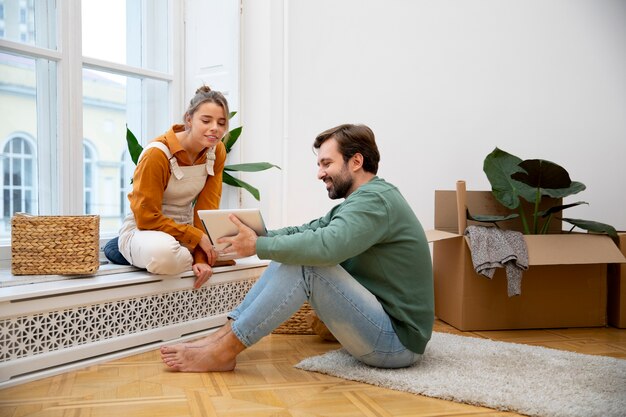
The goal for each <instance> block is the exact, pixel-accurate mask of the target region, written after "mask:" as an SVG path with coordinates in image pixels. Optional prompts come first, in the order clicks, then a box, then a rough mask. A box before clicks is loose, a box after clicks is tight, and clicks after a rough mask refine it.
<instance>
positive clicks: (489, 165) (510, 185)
mask: <svg viewBox="0 0 626 417" xmlns="http://www.w3.org/2000/svg"><path fill="white" fill-rule="evenodd" d="M520 162H522V160H521V159H520V158H518V157H517V156H515V155H511V154H510V153H507V152H505V151H503V150H501V149H498V148H495V149H494V150H493V151H492V152H491V153H490V154H489V155H487V157H486V158H485V161H484V163H483V171H485V174H487V178H488V179H489V183H490V184H491V190H492V193H493V195H494V197H495V198H496V199H497V200H498V201H499V202H500V203H501V204H502V205H503V206H505V207H507V208H509V209H515V208H517V207H518V206H519V204H520V200H519V188H520V185H519V182H517V181H515V180H513V179H512V178H511V175H513V174H515V173H517V172H524V170H523V168H521V167H520V166H519V165H518V164H519V163H520Z"/></svg>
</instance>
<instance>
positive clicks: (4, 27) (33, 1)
mask: <svg viewBox="0 0 626 417" xmlns="http://www.w3.org/2000/svg"><path fill="white" fill-rule="evenodd" d="M55 4H56V2H55V1H54V0H4V1H1V2H0V37H1V38H4V39H8V40H11V41H13V42H20V43H26V44H29V45H37V46H40V47H42V48H49V49H56V18H55V16H56V11H55Z"/></svg>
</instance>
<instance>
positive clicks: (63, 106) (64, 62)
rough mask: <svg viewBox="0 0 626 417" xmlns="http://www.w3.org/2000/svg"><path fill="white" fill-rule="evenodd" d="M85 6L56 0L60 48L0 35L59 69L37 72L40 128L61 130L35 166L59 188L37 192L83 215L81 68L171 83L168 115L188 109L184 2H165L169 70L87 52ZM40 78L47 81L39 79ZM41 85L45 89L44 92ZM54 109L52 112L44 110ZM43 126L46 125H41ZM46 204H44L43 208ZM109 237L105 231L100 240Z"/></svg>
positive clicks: (0, 255) (8, 48) (2, 45)
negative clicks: (48, 192) (83, 26)
mask: <svg viewBox="0 0 626 417" xmlns="http://www.w3.org/2000/svg"><path fill="white" fill-rule="evenodd" d="M141 1H142V10H146V7H147V6H148V5H149V3H150V0H141ZM81 7H82V4H81V2H80V1H75V0H57V2H56V9H55V13H56V14H55V16H54V19H56V25H55V26H56V27H55V32H56V49H49V48H44V47H40V46H36V45H31V44H25V43H20V42H16V41H12V40H7V39H0V51H2V52H7V53H13V54H18V55H23V56H26V57H28V58H32V59H38V58H41V59H44V60H48V61H50V62H54V63H55V65H56V71H46V70H45V69H44V70H43V71H39V70H38V71H37V104H36V105H37V109H38V111H37V114H38V120H37V124H38V132H40V131H43V130H46V129H47V131H48V132H51V134H53V135H54V134H56V135H57V140H56V146H54V148H55V149H52V147H51V148H50V149H41V148H38V149H37V154H38V155H40V156H41V155H51V157H50V158H45V161H43V158H38V159H39V160H42V162H39V165H38V167H37V170H38V171H39V172H40V173H41V172H48V171H49V172H53V173H55V175H58V177H57V178H58V179H57V183H56V184H54V185H55V187H54V189H55V192H53V193H51V195H49V196H47V197H49V198H41V195H40V196H38V200H39V204H40V206H39V207H40V212H42V213H43V212H48V213H53V214H63V215H80V214H83V211H84V201H83V193H82V192H81V193H76V192H72V191H73V190H77V189H82V187H83V161H82V155H83V138H84V137H83V126H82V124H83V116H82V115H83V103H82V100H76V99H75V98H76V97H82V96H83V91H82V83H83V68H88V69H93V70H99V71H107V72H111V73H115V74H119V75H124V76H131V77H135V78H151V79H156V80H161V81H165V82H167V83H168V86H169V88H168V114H169V116H170V119H171V120H174V119H175V118H176V116H177V115H178V114H180V113H182V109H183V108H184V93H183V84H184V83H183V81H184V80H183V74H184V63H183V62H184V44H183V42H184V22H183V16H184V13H183V8H184V2H181V1H178V0H169V1H168V5H167V9H168V10H167V13H168V15H169V30H170V33H169V36H168V43H169V45H168V48H169V51H170V54H169V62H168V71H167V72H160V71H154V70H150V69H145V68H139V67H134V66H130V65H124V64H119V63H114V62H109V61H104V60H100V59H95V58H90V57H83V55H82V32H81V19H82V15H81ZM155 47H156V46H155ZM42 77H43V78H42ZM40 80H41V81H43V82H42V83H41V84H40ZM40 88H42V90H41V91H40V90H39V89H40ZM51 108H52V109H53V110H54V111H42V110H43V109H51ZM142 113H143V114H142V117H143V118H145V117H146V114H148V112H147V109H145V108H142ZM40 126H42V127H43V129H40ZM38 135H39V133H38ZM42 142H48V143H54V141H39V144H40V145H39V146H41V143H42ZM76 155H80V158H76ZM42 164H43V166H42ZM42 177H43V179H44V180H45V179H46V178H47V177H51V176H45V175H44V176H42V175H40V178H39V180H40V181H41V179H42ZM48 181H55V178H48ZM37 188H38V189H40V190H41V189H45V188H46V186H44V185H42V184H41V183H40V184H38V187H37ZM48 189H50V188H48ZM42 204H44V205H45V206H44V207H42ZM110 237H111V236H101V238H102V240H106V239H108V238H110ZM10 258H11V250H10V242H9V243H0V267H3V266H6V263H8V262H9V261H10Z"/></svg>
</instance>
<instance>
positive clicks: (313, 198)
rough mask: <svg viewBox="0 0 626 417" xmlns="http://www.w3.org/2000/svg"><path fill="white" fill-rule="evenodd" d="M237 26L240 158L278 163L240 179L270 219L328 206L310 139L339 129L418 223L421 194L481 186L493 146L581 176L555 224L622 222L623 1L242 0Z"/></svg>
mask: <svg viewBox="0 0 626 417" xmlns="http://www.w3.org/2000/svg"><path fill="white" fill-rule="evenodd" d="M242 34H243V37H242V39H243V42H242V45H243V51H242V78H241V91H242V96H241V99H242V115H243V116H242V124H243V125H244V130H245V132H246V133H245V135H246V137H245V141H246V142H245V147H244V151H243V157H242V159H244V160H246V161H251V160H268V161H271V162H275V163H277V164H279V165H281V166H283V168H284V169H283V170H282V171H280V172H279V171H268V172H267V173H263V174H252V175H251V176H250V177H249V180H250V181H251V182H253V183H254V184H255V185H259V186H260V188H261V192H262V202H261V207H262V209H263V211H264V213H266V216H267V217H268V223H269V226H270V227H277V226H280V225H282V224H296V223H297V224H299V223H302V222H304V221H307V220H309V219H311V218H315V217H318V216H321V215H322V214H324V213H325V211H326V210H327V209H328V208H329V207H331V206H332V205H333V204H334V203H336V202H331V201H330V200H328V198H327V195H326V192H325V189H324V186H323V184H322V183H321V182H320V181H318V180H317V179H316V178H315V175H316V159H315V156H314V155H313V153H312V152H311V144H312V141H313V139H314V137H315V135H316V134H318V133H319V132H321V131H322V130H324V129H326V128H329V127H331V126H334V125H337V124H339V123H344V122H354V123H365V124H367V125H369V126H370V127H372V129H373V130H374V132H375V133H376V135H377V140H378V143H379V147H380V151H381V155H382V159H381V168H380V171H379V175H380V176H381V177H383V178H385V179H386V180H388V181H390V182H392V183H395V184H396V185H398V186H399V188H400V189H401V191H402V192H403V193H404V195H405V196H406V198H407V200H408V201H409V202H410V204H411V205H412V207H413V209H414V210H415V212H416V214H417V215H418V217H419V218H420V220H421V221H422V223H423V224H424V226H425V228H431V227H432V223H433V194H434V190H435V189H452V188H453V187H454V184H455V181H456V180H458V179H465V180H466V181H467V182H468V189H487V188H488V185H489V184H488V182H487V179H486V177H485V175H484V173H483V171H482V161H483V159H484V157H485V155H486V154H488V153H489V152H490V151H491V150H492V149H493V148H494V147H496V146H497V147H500V148H501V149H504V150H506V151H508V152H510V153H513V154H516V155H518V156H519V157H521V158H522V159H529V158H542V159H548V160H551V161H554V162H556V163H559V164H561V165H562V166H564V167H565V168H566V169H567V170H568V171H569V173H570V175H571V177H572V179H573V180H576V181H581V182H583V183H585V184H586V185H587V190H586V191H584V192H582V193H581V194H579V195H577V196H574V198H571V199H570V201H578V200H585V201H588V202H589V203H590V205H589V206H584V207H581V208H576V209H569V210H567V211H566V215H568V216H569V217H579V218H586V219H590V220H597V221H603V222H607V223H611V224H613V225H614V226H615V227H617V228H618V229H622V230H626V161H625V159H626V2H625V1H623V0H551V1H543V0H510V1H501V0H465V1H452V0H423V1H415V0H377V1H374V0H369V1H364V0H341V1H336V0H316V1H304V0H300V1H288V0H285V1H282V0H267V1H261V2H259V1H258V0H243V15H242ZM246 204H247V205H255V204H256V203H255V202H254V201H253V200H249V201H246Z"/></svg>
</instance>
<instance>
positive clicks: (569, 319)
mask: <svg viewBox="0 0 626 417" xmlns="http://www.w3.org/2000/svg"><path fill="white" fill-rule="evenodd" d="M457 196H459V198H457ZM457 207H460V209H457ZM464 207H467V208H468V209H469V211H470V213H473V214H506V212H507V209H506V208H504V207H502V206H501V205H500V203H498V202H497V201H496V200H495V199H494V198H493V196H492V194H491V192H489V191H469V192H465V189H464V183H463V187H462V190H461V191H459V192H458V193H457V192H456V191H436V192H435V229H436V230H435V231H430V232H429V233H428V237H429V241H431V242H433V267H434V280H435V282H434V284H435V315H436V316H437V317H438V318H439V319H441V320H443V321H445V322H447V323H449V324H451V325H452V326H454V327H456V328H458V329H459V330H503V329H532V328H558V327H593V326H605V325H606V323H607V264H608V263H620V262H626V258H624V255H622V254H621V253H620V251H619V249H618V248H617V246H616V245H615V244H614V242H613V241H612V240H611V238H609V237H608V236H604V235H592V234H579V233H574V234H561V233H555V234H548V235H526V236H525V240H526V245H527V247H528V257H529V269H528V270H527V271H524V273H523V277H522V293H521V295H519V296H515V297H508V295H507V281H506V274H505V271H504V269H503V268H499V269H497V272H496V274H495V276H494V277H493V279H491V280H490V279H488V278H486V277H484V276H482V275H479V274H477V273H476V272H475V270H474V267H473V264H472V258H471V252H470V248H469V243H468V241H467V240H466V238H465V237H464V236H463V234H462V232H463V231H464V230H465V227H466V224H467V223H466V222H467V221H466V220H465V210H464ZM461 213H462V214H461ZM469 223H470V224H471V222H469ZM555 225H556V226H554V227H555V228H556V230H555V231H558V232H560V230H561V225H560V224H559V222H555ZM509 226H510V227H511V228H516V225H515V222H511V223H510V224H509V225H507V227H509ZM622 300H624V298H623V299H622Z"/></svg>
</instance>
